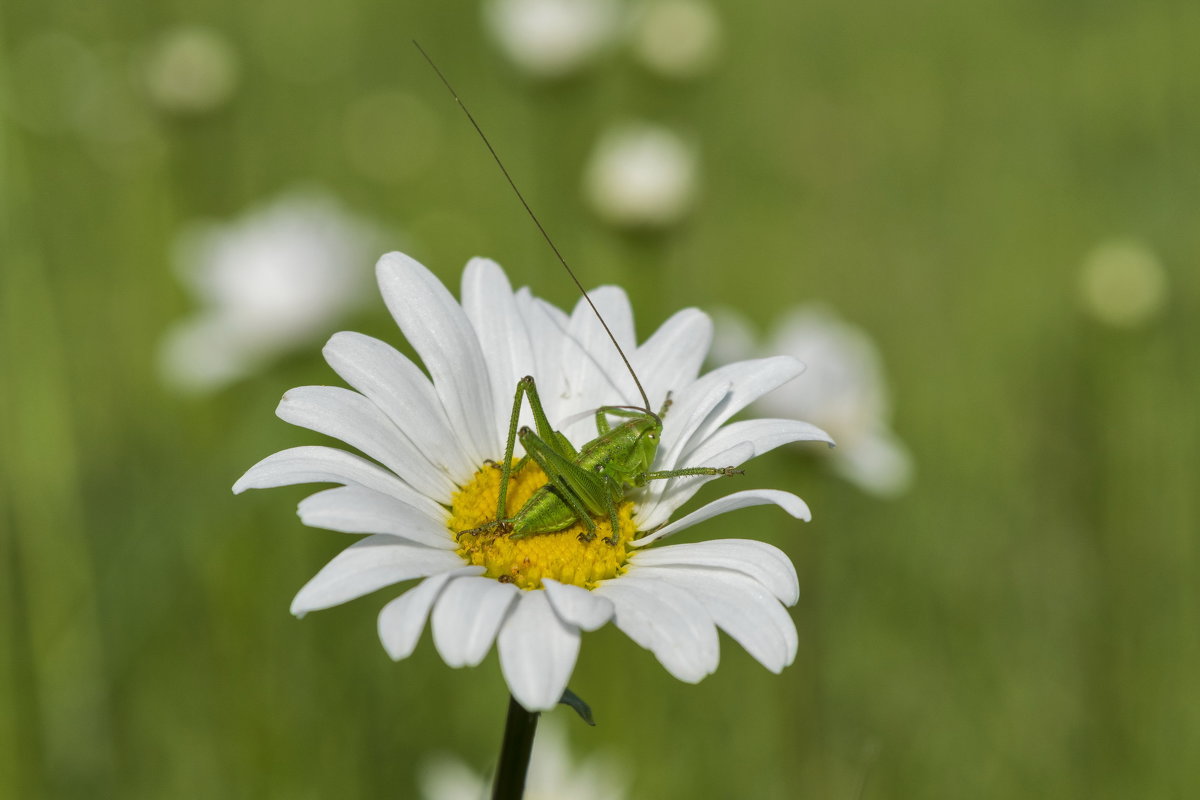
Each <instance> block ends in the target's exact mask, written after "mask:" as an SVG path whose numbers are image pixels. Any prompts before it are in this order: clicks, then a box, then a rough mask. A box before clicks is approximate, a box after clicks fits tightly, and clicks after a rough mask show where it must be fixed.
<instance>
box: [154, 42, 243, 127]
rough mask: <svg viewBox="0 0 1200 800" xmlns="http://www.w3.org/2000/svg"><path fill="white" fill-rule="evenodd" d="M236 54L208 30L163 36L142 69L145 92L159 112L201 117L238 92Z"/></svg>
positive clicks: (238, 69)
mask: <svg viewBox="0 0 1200 800" xmlns="http://www.w3.org/2000/svg"><path fill="white" fill-rule="evenodd" d="M239 71H240V66H239V64H238V56H237V52H236V51H235V50H234V49H233V46H232V45H231V44H230V43H229V40H227V39H226V38H225V37H224V36H222V35H221V34H220V33H218V32H217V31H215V30H212V29H210V28H205V27H201V26H198V25H188V26H183V27H179V28H175V29H174V30H170V31H167V32H166V33H164V34H163V35H162V36H161V37H160V38H159V39H158V41H157V42H155V44H154V45H153V47H152V48H151V49H150V52H149V53H148V55H147V56H146V60H145V66H144V79H145V82H146V91H147V92H148V93H149V95H150V99H151V100H153V101H154V103H155V105H157V106H159V107H160V108H162V109H164V110H166V111H170V112H173V113H177V114H200V113H204V112H206V111H211V110H212V109H214V108H217V107H218V106H220V105H221V104H223V103H225V102H226V101H227V100H229V98H230V97H231V96H232V95H233V93H234V90H235V89H236V88H237V82H238V73H239Z"/></svg>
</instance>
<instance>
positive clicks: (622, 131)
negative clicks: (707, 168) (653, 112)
mask: <svg viewBox="0 0 1200 800" xmlns="http://www.w3.org/2000/svg"><path fill="white" fill-rule="evenodd" d="M696 162H697V157H696V151H695V148H693V147H691V146H689V145H688V144H686V143H685V142H684V141H683V140H682V139H681V138H680V137H679V136H678V135H676V134H675V133H673V132H671V131H670V130H668V129H667V128H664V127H662V126H660V125H653V124H649V123H626V124H623V125H619V126H616V127H614V128H612V129H610V130H609V131H607V132H606V133H604V134H603V135H602V136H601V138H600V140H599V142H597V144H596V147H595V149H594V150H593V151H592V155H591V157H590V159H589V161H588V165H587V167H586V169H585V172H584V193H585V194H586V196H587V199H588V200H589V201H590V202H591V204H592V207H593V208H594V209H595V210H596V213H598V214H599V215H600V216H601V217H603V218H604V219H605V220H607V221H608V222H611V223H613V224H615V225H622V226H627V227H635V228H636V227H641V228H656V227H664V226H667V225H670V224H672V223H674V222H677V221H679V219H680V218H681V217H683V215H684V214H685V213H686V212H687V211H688V209H689V208H690V207H691V205H692V201H693V199H694V197H695V194H696V184H697V164H696Z"/></svg>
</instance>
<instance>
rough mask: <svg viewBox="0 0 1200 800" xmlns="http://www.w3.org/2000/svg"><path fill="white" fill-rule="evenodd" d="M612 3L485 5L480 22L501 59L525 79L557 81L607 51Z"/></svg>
mask: <svg viewBox="0 0 1200 800" xmlns="http://www.w3.org/2000/svg"><path fill="white" fill-rule="evenodd" d="M619 11H620V8H619V6H618V4H617V2H616V0H486V2H485V3H484V6H483V14H484V22H485V23H486V25H487V28H488V31H489V32H490V33H491V35H492V38H493V39H494V40H495V42H496V44H497V45H498V46H499V48H500V49H501V50H502V51H503V52H504V54H505V55H506V56H507V57H508V58H509V59H510V60H511V61H512V62H513V63H514V64H516V65H517V66H518V67H520V68H521V69H523V70H525V71H526V72H527V73H528V74H530V75H533V76H535V77H539V78H548V79H553V78H563V77H566V76H567V75H570V74H571V73H573V72H575V71H577V70H579V69H581V68H582V67H583V66H584V65H586V64H587V63H588V62H589V61H591V60H593V59H594V58H595V57H596V56H598V55H599V54H600V53H601V52H602V51H603V50H604V49H605V48H606V47H608V46H609V45H610V44H611V43H612V40H613V37H614V36H615V34H616V32H617V29H618V24H619V21H620V14H619Z"/></svg>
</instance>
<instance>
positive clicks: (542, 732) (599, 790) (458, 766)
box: [421, 718, 628, 800]
mask: <svg viewBox="0 0 1200 800" xmlns="http://www.w3.org/2000/svg"><path fill="white" fill-rule="evenodd" d="M538 733H539V735H538V737H537V739H536V740H534V744H533V758H532V759H531V760H530V762H529V775H528V778H527V779H526V781H525V795H524V797H525V800H562V798H569V800H622V798H624V797H627V796H628V793H627V790H626V780H625V771H624V770H623V769H622V765H621V764H619V763H618V762H616V761H615V760H614V759H612V758H607V757H605V756H603V755H601V756H589V757H588V758H585V759H583V760H580V761H576V760H575V759H574V758H573V757H572V755H571V748H570V747H569V746H568V743H567V734H566V731H565V730H564V728H563V726H562V725H560V724H556V723H555V720H554V719H552V718H551V719H548V720H546V721H545V722H544V723H543V724H542V725H540V726H539V730H538ZM490 788H491V781H490V780H489V779H488V778H487V776H484V775H479V774H477V773H476V772H475V771H474V770H472V769H471V768H470V767H469V766H467V765H466V764H464V763H463V762H462V761H459V760H458V759H456V758H453V757H451V756H441V757H439V758H437V759H435V760H432V761H430V762H429V763H428V764H426V765H425V767H424V769H422V770H421V796H422V797H423V798H424V800H479V798H481V797H489V796H490V794H489V789H490Z"/></svg>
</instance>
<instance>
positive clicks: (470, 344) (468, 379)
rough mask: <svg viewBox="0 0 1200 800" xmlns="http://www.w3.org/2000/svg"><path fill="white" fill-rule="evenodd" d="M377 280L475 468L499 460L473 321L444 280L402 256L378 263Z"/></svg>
mask: <svg viewBox="0 0 1200 800" xmlns="http://www.w3.org/2000/svg"><path fill="white" fill-rule="evenodd" d="M375 275H376V277H377V278H378V279H379V289H380V291H381V292H382V293H383V300H384V302H385V303H386V304H387V307H388V310H390V311H391V312H392V316H393V317H395V319H396V323H397V324H398V325H399V326H400V330H402V331H403V332H404V336H405V338H406V339H408V341H409V343H410V344H412V346H413V349H414V350H416V351H417V353H418V354H419V355H420V356H421V361H422V362H424V364H425V368H426V369H427V370H428V371H429V375H430V377H431V378H433V386H434V389H435V390H436V391H437V395H438V397H439V398H440V399H441V401H442V407H443V408H445V409H446V417H447V419H449V420H450V426H451V429H452V430H454V432H455V433H457V434H458V436H459V439H460V441H462V443H463V449H464V451H465V452H466V454H467V455H468V457H470V458H471V460H472V462H473V463H476V464H481V463H483V461H484V460H485V459H488V458H495V457H496V456H497V455H499V453H497V452H496V449H497V443H498V442H499V438H498V435H497V433H496V428H495V420H494V418H493V416H492V412H493V403H492V390H491V384H490V380H489V378H488V373H487V364H486V363H485V362H484V360H483V351H482V350H481V349H480V346H479V339H478V338H477V337H476V336H475V329H474V328H472V327H471V321H470V320H468V319H467V315H466V314H465V313H463V310H462V308H460V307H459V305H458V303H456V302H455V301H454V298H453V297H452V296H451V294H450V292H448V291H447V290H446V287H445V286H443V285H442V283H441V281H439V280H438V279H437V278H436V277H434V275H433V273H431V272H430V271H429V270H427V269H426V268H425V267H423V266H422V265H421V264H418V263H417V262H416V261H414V260H413V259H411V258H409V257H408V256H406V255H404V254H403V253H388V254H387V255H385V256H384V257H383V258H381V259H379V263H378V264H377V265H376V266H375Z"/></svg>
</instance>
